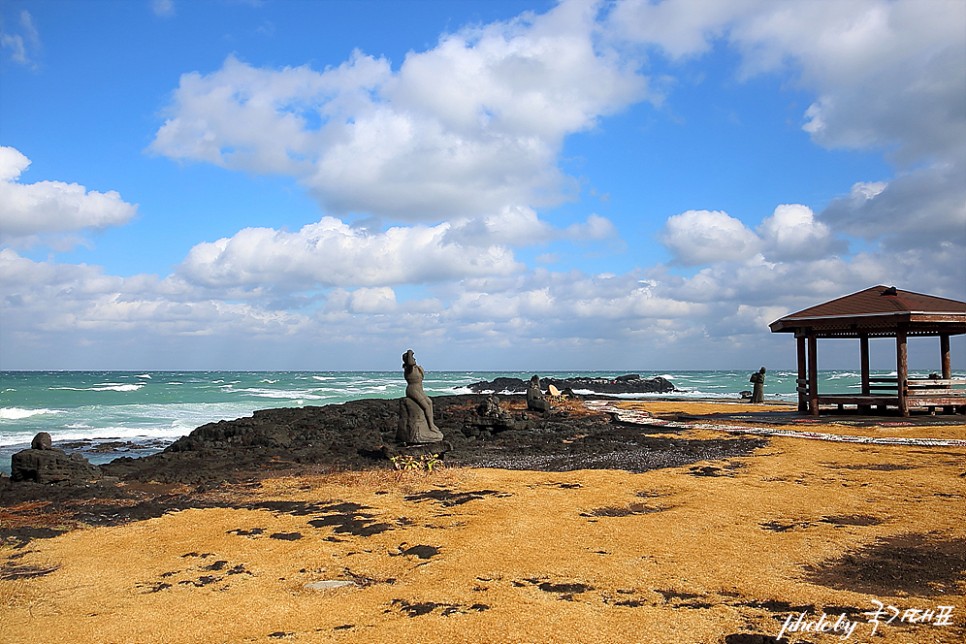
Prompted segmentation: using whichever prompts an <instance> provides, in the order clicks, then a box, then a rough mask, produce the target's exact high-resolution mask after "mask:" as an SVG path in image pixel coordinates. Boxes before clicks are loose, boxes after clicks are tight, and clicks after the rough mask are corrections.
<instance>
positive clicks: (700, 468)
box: [689, 462, 741, 476]
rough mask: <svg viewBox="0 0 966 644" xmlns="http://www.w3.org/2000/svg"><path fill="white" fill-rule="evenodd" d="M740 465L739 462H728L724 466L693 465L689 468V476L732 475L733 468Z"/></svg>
mask: <svg viewBox="0 0 966 644" xmlns="http://www.w3.org/2000/svg"><path fill="white" fill-rule="evenodd" d="M740 467H741V463H733V462H728V463H726V464H725V465H724V466H722V467H719V466H717V465H694V466H692V467H691V468H690V470H689V471H690V472H691V476H734V470H736V469H738V468H740Z"/></svg>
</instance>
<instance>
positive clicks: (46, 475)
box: [10, 432, 100, 485]
mask: <svg viewBox="0 0 966 644" xmlns="http://www.w3.org/2000/svg"><path fill="white" fill-rule="evenodd" d="M31 445H37V446H38V447H31V448H30V449H25V450H22V451H20V452H17V453H16V454H14V455H13V456H12V457H10V480H11V481H14V482H20V481H33V482H35V483H61V484H66V485H75V484H79V483H86V482H88V481H90V480H92V479H96V478H98V477H99V475H100V472H99V470H98V468H97V466H95V465H91V464H90V463H89V462H88V461H87V459H86V458H84V457H83V456H81V455H80V454H72V455H70V456H68V455H67V454H66V453H65V452H64V451H63V450H59V449H54V448H53V447H51V444H50V435H49V434H48V433H47V432H40V433H39V434H37V435H36V436H35V437H34V439H33V441H31Z"/></svg>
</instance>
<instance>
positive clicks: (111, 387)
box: [51, 382, 144, 391]
mask: <svg viewBox="0 0 966 644" xmlns="http://www.w3.org/2000/svg"><path fill="white" fill-rule="evenodd" d="M143 387H144V385H143V384H140V383H139V384H136V385H131V384H121V383H118V382H105V383H103V384H99V385H94V386H93V387H51V389H56V390H59V391H137V390H138V389H141V388H143Z"/></svg>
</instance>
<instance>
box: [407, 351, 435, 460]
mask: <svg viewBox="0 0 966 644" xmlns="http://www.w3.org/2000/svg"><path fill="white" fill-rule="evenodd" d="M402 360H403V365H402V366H403V375H404V376H405V378H406V397H405V398H401V399H400V400H399V427H398V429H397V431H396V440H397V441H399V442H401V443H435V442H438V441H441V440H443V432H441V431H439V428H438V427H437V426H436V423H435V422H434V421H433V401H432V400H431V399H430V397H429V396H427V395H426V392H425V391H423V368H422V367H420V366H419V365H418V364H416V357H415V355H414V354H413V350H412V349H410V350H409V351H407V352H406V353H404V354H403V357H402Z"/></svg>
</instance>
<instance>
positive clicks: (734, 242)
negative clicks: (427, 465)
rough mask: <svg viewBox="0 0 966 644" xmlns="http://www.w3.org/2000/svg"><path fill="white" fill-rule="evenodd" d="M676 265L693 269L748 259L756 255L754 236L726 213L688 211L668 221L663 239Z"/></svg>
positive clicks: (758, 246) (758, 244)
mask: <svg viewBox="0 0 966 644" xmlns="http://www.w3.org/2000/svg"><path fill="white" fill-rule="evenodd" d="M662 241H663V243H664V245H665V246H666V247H667V248H668V250H670V251H671V252H672V253H673V254H674V259H675V261H677V262H679V263H681V264H684V265H687V266H694V265H698V264H710V263H714V262H722V261H739V260H743V259H748V258H749V257H752V256H754V255H755V253H757V252H758V250H759V248H760V246H761V243H760V240H759V238H758V236H757V235H755V233H754V232H753V231H751V230H748V228H746V227H745V225H744V224H743V223H741V221H740V220H738V219H735V218H734V217H732V216H730V215H729V214H728V213H725V212H721V211H710V210H689V211H687V212H684V213H681V214H680V215H674V216H672V217H670V218H669V219H668V220H667V223H666V224H665V226H664V232H663V235H662Z"/></svg>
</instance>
